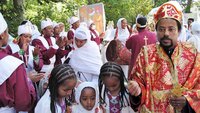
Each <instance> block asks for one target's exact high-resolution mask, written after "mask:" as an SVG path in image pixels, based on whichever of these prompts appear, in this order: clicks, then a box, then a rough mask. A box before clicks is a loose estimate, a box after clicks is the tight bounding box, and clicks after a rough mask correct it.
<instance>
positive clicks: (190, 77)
mask: <svg viewBox="0 0 200 113" xmlns="http://www.w3.org/2000/svg"><path fill="white" fill-rule="evenodd" d="M134 70H135V71H134V73H133V74H132V75H131V79H135V80H136V81H137V82H138V83H139V85H140V87H141V89H142V100H141V106H140V111H141V112H147V111H151V112H152V111H153V112H154V113H173V112H174V110H173V107H172V106H171V105H170V104H169V97H170V96H173V93H172V92H171V91H172V89H173V88H174V87H175V84H180V85H181V86H182V88H184V89H186V90H185V91H184V92H183V93H182V95H184V96H185V97H186V99H187V101H188V102H189V104H190V106H191V107H192V108H193V109H194V110H195V112H196V113H200V109H199V108H198V106H199V105H200V93H199V92H200V79H199V76H200V54H199V53H198V52H197V50H196V49H195V48H194V47H193V46H192V45H190V44H187V43H178V45H177V46H176V48H175V50H174V52H173V54H172V56H171V59H170V58H169V57H168V55H167V54H166V53H165V51H164V50H163V49H162V48H161V47H160V46H159V45H158V44H152V45H149V46H147V47H143V48H142V49H141V52H140V53H139V55H138V58H137V61H136V65H135V67H134ZM176 79H177V81H178V82H175V81H174V80H176Z"/></svg>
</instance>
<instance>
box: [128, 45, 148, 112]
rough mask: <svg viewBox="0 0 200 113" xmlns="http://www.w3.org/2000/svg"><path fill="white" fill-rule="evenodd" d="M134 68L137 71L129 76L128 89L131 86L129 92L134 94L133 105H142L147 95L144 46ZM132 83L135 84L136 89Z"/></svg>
mask: <svg viewBox="0 0 200 113" xmlns="http://www.w3.org/2000/svg"><path fill="white" fill-rule="evenodd" d="M134 70H135V71H134V72H133V74H131V75H130V76H129V77H128V78H129V87H128V89H129V88H131V89H130V90H129V92H130V94H131V95H132V99H131V101H132V105H134V106H140V105H142V104H144V102H145V97H146V85H145V84H146V82H145V81H146V79H145V58H144V48H142V49H141V51H140V53H139V54H138V57H137V60H136V64H135V66H134ZM131 85H132V86H134V88H135V89H134V88H133V87H132V86H131ZM136 89H137V90H136ZM138 104H139V105H138ZM133 109H135V108H133Z"/></svg>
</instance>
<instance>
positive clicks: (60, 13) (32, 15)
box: [25, 0, 86, 28]
mask: <svg viewBox="0 0 200 113" xmlns="http://www.w3.org/2000/svg"><path fill="white" fill-rule="evenodd" d="M54 1H55V0H54ZM57 1H58V0H57ZM60 1H63V2H51V1H49V2H48V3H47V2H42V4H38V3H37V2H36V3H34V4H33V0H27V2H26V4H25V6H26V7H25V9H26V12H25V17H26V19H28V20H30V21H31V22H33V23H34V24H36V25H37V26H38V28H40V27H39V26H40V22H41V20H43V19H45V18H50V19H52V20H53V21H56V22H63V23H65V25H66V27H68V26H69V25H68V23H67V21H66V20H67V19H68V18H69V17H71V16H72V15H76V12H75V11H76V10H77V9H78V7H80V6H81V5H84V4H85V2H86V1H84V0H82V1H79V0H60Z"/></svg>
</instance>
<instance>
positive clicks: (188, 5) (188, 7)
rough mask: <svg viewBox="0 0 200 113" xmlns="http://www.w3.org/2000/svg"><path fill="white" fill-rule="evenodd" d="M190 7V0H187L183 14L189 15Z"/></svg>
mask: <svg viewBox="0 0 200 113" xmlns="http://www.w3.org/2000/svg"><path fill="white" fill-rule="evenodd" d="M191 5H192V0H187V6H186V8H185V13H191V11H190V9H191Z"/></svg>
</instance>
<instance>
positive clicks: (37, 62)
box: [33, 52, 44, 72]
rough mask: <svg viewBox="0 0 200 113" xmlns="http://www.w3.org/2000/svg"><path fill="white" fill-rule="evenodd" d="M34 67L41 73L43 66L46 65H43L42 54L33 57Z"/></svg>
mask: <svg viewBox="0 0 200 113" xmlns="http://www.w3.org/2000/svg"><path fill="white" fill-rule="evenodd" d="M33 65H34V69H35V70H36V71H37V72H39V71H40V70H41V69H42V66H43V65H44V63H43V58H42V54H41V53H40V52H39V54H38V55H37V56H33Z"/></svg>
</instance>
